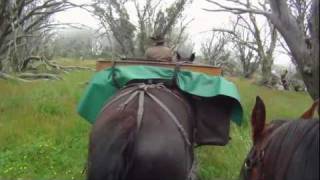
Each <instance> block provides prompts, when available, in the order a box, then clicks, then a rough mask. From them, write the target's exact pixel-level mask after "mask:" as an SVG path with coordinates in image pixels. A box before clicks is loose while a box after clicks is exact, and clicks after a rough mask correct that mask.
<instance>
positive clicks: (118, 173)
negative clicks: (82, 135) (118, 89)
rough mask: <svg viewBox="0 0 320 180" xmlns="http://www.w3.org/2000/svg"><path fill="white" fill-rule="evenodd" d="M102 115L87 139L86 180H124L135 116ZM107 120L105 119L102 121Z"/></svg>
mask: <svg viewBox="0 0 320 180" xmlns="http://www.w3.org/2000/svg"><path fill="white" fill-rule="evenodd" d="M112 114H113V115H111V116H110V115H107V116H106V115H105V114H104V113H102V115H101V116H100V117H105V118H104V119H103V120H102V119H101V121H99V119H98V120H97V123H96V124H95V125H94V127H93V129H92V132H91V136H90V144H89V145H90V149H89V159H88V172H87V173H88V176H87V177H88V180H124V179H126V177H127V174H128V170H129V169H130V167H131V164H132V161H133V144H134V139H135V134H136V133H135V132H136V131H135V126H136V122H135V118H134V117H135V116H134V113H129V112H123V111H121V112H119V111H118V112H114V113H112ZM106 118H107V119H106Z"/></svg>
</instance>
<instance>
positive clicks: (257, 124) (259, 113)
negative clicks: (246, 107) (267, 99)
mask: <svg viewBox="0 0 320 180" xmlns="http://www.w3.org/2000/svg"><path fill="white" fill-rule="evenodd" d="M265 123H266V109H265V105H264V103H263V101H262V99H261V98H260V97H259V96H257V97H256V104H255V105H254V108H253V110H252V114H251V125H252V133H253V135H252V136H253V143H254V144H255V143H256V142H257V141H258V140H259V139H260V138H261V137H262V133H263V130H264V127H265Z"/></svg>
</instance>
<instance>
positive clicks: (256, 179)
mask: <svg viewBox="0 0 320 180" xmlns="http://www.w3.org/2000/svg"><path fill="white" fill-rule="evenodd" d="M317 104H318V101H317V102H315V103H314V105H313V106H312V107H311V108H310V110H308V111H307V112H306V113H304V115H303V116H302V117H301V118H300V119H298V120H291V121H290V120H276V121H271V123H270V124H268V125H266V124H265V121H266V111H265V106H264V103H263V101H262V100H261V99H260V98H259V97H257V99H256V104H255V107H254V109H253V111H252V117H251V124H252V131H253V133H252V134H253V147H252V149H251V150H250V152H249V154H248V156H247V158H246V160H245V163H244V165H243V167H242V170H241V174H240V179H244V180H318V179H319V119H312V117H313V114H314V111H315V109H316V108H315V107H316V105H317Z"/></svg>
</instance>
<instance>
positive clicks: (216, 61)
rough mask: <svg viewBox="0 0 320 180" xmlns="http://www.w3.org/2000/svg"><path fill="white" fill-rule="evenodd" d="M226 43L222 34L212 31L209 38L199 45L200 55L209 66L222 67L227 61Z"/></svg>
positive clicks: (228, 54)
mask: <svg viewBox="0 0 320 180" xmlns="http://www.w3.org/2000/svg"><path fill="white" fill-rule="evenodd" d="M227 42H228V40H227V38H226V37H225V36H224V35H223V33H219V32H214V31H213V32H212V34H211V37H210V38H208V39H206V40H205V41H204V42H202V43H201V53H202V55H203V56H204V58H205V59H206V61H207V62H208V63H209V64H211V65H213V66H222V65H223V64H224V63H225V62H226V61H227V60H228V58H229V56H230V52H228V51H227V50H226V45H227Z"/></svg>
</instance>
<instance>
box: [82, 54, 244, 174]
mask: <svg viewBox="0 0 320 180" xmlns="http://www.w3.org/2000/svg"><path fill="white" fill-rule="evenodd" d="M97 69H98V70H100V71H99V72H98V73H96V75H95V76H94V77H93V79H92V80H91V82H90V84H89V86H88V88H87V90H86V92H85V95H84V96H83V98H82V100H81V102H80V104H79V106H78V112H79V114H80V115H81V116H82V117H84V118H85V119H86V120H88V121H89V122H90V123H92V124H94V125H93V129H92V132H91V137H90V149H89V162H88V177H89V179H107V180H109V179H110V180H120V179H121V180H129V179H130V180H136V179H137V180H138V179H139V180H144V179H145V180H147V179H153V180H158V179H159V180H163V179H166V180H186V179H188V180H189V179H193V178H192V176H193V171H194V168H195V162H194V153H193V147H194V146H196V145H225V144H227V143H228V141H229V139H230V138H229V129H230V120H232V121H234V122H235V123H237V124H241V121H242V107H241V104H240V96H239V93H238V91H237V88H236V86H235V85H234V84H233V83H232V82H230V81H228V80H226V79H225V78H224V77H222V76H220V73H221V69H219V68H216V67H212V66H202V65H192V64H183V63H169V62H161V63H160V62H150V61H141V60H140V61H117V62H114V61H113V62H108V61H104V62H98V64H97ZM168 169H169V170H168Z"/></svg>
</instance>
